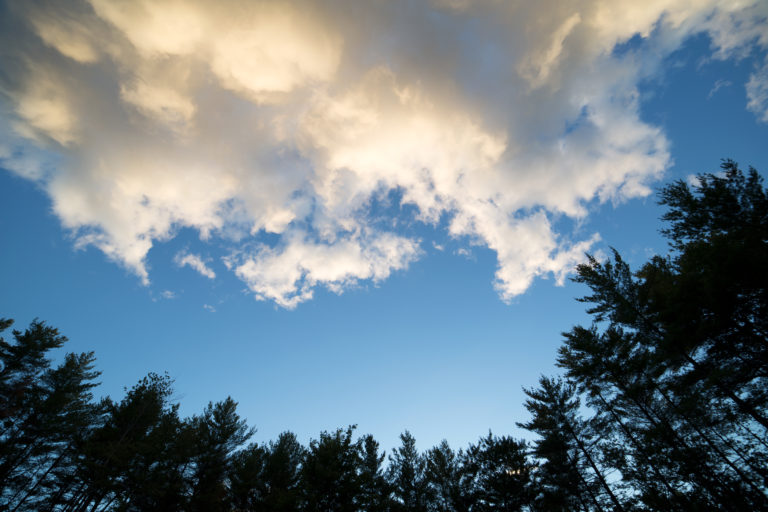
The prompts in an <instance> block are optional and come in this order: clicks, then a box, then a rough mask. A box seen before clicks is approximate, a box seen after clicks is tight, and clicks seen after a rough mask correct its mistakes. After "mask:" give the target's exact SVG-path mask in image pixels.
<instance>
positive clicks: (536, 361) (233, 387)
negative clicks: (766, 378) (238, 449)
mask: <svg viewBox="0 0 768 512" xmlns="http://www.w3.org/2000/svg"><path fill="white" fill-rule="evenodd" d="M537 4H538V3H537ZM613 4H614V3H611V4H610V5H609V4H606V3H603V2H590V1H585V2H581V3H578V5H576V4H574V5H571V6H569V7H568V8H564V7H562V6H560V5H559V4H557V3H556V4H554V5H553V6H546V5H544V4H541V5H539V6H536V7H533V6H526V5H513V4H512V3H509V4H498V3H494V2H483V1H479V2H461V1H445V2H437V1H436V2H426V1H425V2H391V3H387V4H381V5H376V6H362V7H361V6H359V5H358V6H357V7H355V8H351V7H349V5H347V4H345V3H344V2H329V3H327V4H326V5H325V6H324V7H323V9H320V8H318V7H317V6H314V7H313V6H312V5H310V4H303V3H301V2H294V3H274V4H258V6H257V5H256V4H250V3H245V4H241V5H237V6H235V5H234V4H233V6H230V7H238V9H239V10H237V12H238V13H240V14H239V16H237V17H233V16H232V15H231V13H229V12H225V11H226V10H219V11H212V12H207V11H206V9H207V7H206V5H207V4H205V3H197V2H181V3H173V2H159V3H144V2H133V3H126V4H121V3H119V2H112V1H106V0H93V1H91V2H84V3H80V2H64V3H61V2H59V3H56V4H51V5H46V4H44V3H42V4H39V5H38V4H36V5H35V6H30V5H27V4H24V3H13V2H11V3H8V4H6V5H4V7H3V9H4V11H3V16H2V18H3V19H4V20H5V21H4V22H3V23H4V24H5V25H4V26H3V29H2V31H0V33H2V34H3V36H2V39H3V40H2V41H1V42H0V44H1V45H2V47H3V48H5V50H3V52H2V54H1V55H0V59H1V60H2V62H3V64H2V66H3V69H4V73H3V76H2V77H1V82H0V102H2V103H0V104H1V105H2V110H0V112H2V114H1V115H2V117H0V167H2V171H0V237H1V238H0V239H2V240H3V242H2V246H1V250H0V258H2V261H1V262H0V263H1V265H0V289H1V290H2V294H0V313H1V314H2V315H3V316H7V317H11V318H15V319H16V320H17V322H18V323H17V326H18V327H23V326H24V325H25V324H27V323H28V322H29V321H30V320H32V319H33V318H35V317H38V318H40V319H44V320H46V321H47V322H49V323H50V324H52V325H54V326H57V327H59V328H60V330H61V331H62V332H63V333H64V334H65V335H67V336H68V337H69V338H70V342H69V345H68V350H70V351H89V350H94V351H95V352H96V355H97V357H98V366H99V369H100V370H102V371H103V375H102V378H101V381H102V386H101V387H100V388H99V390H100V392H101V393H103V394H110V395H113V396H119V395H120V393H121V392H122V389H123V388H124V387H126V386H131V385H132V384H133V383H134V382H136V381H137V380H138V379H139V378H141V377H142V376H143V375H144V374H146V373H147V372H148V371H155V372H165V371H167V372H168V373H169V374H170V375H171V376H172V377H173V378H175V380H176V390H177V398H178V400H179V401H180V402H181V407H182V409H181V410H182V413H183V414H188V415H190V414H194V413H196V412H199V411H201V410H202V408H203V407H204V405H205V404H206V403H207V402H208V401H211V400H220V399H223V398H224V397H226V396H227V395H231V396H232V397H233V398H234V399H235V400H237V401H238V402H239V404H240V412H241V414H242V415H243V416H244V417H246V418H247V419H248V421H249V423H250V424H251V425H253V426H255V427H256V428H257V429H258V432H257V434H256V439H257V440H259V441H265V440H269V439H274V438H275V437H276V436H277V435H278V434H279V433H280V432H281V431H283V430H292V431H294V432H296V433H297V434H298V435H299V438H300V439H302V440H303V441H305V442H306V441H308V440H309V438H310V437H316V436H317V435H318V434H319V432H320V431H321V430H328V429H335V428H337V427H343V426H346V425H348V424H352V423H355V424H358V425H359V431H360V432H361V433H368V432H370V433H372V434H374V436H375V437H376V438H377V439H378V440H379V441H380V442H381V443H382V445H383V446H384V447H385V448H391V447H392V446H394V445H396V444H397V436H398V435H399V433H400V432H402V431H403V430H404V429H409V430H411V432H412V433H413V434H414V435H415V437H416V439H417V441H418V443H419V446H420V447H421V448H427V447H430V446H432V445H434V444H437V443H438V442H439V441H440V440H441V439H443V438H446V439H447V440H448V441H449V442H450V443H451V444H452V445H453V446H455V447H460V446H466V444H467V443H468V442H472V441H476V440H477V438H478V437H479V436H481V435H484V434H485V433H486V432H487V431H488V429H492V430H493V431H494V432H495V433H498V434H512V435H515V436H520V435H523V433H522V432H521V431H520V430H519V429H517V428H516V427H515V422H516V421H524V420H525V419H526V414H525V412H524V410H523V408H522V402H523V400H524V397H523V394H522V391H521V388H522V387H523V386H526V387H529V386H533V385H535V383H536V380H537V378H538V376H539V375H540V374H542V373H544V374H551V373H553V372H555V371H556V370H555V368H554V365H553V363H554V359H555V353H556V350H557V347H558V346H559V343H560V333H561V332H562V331H564V330H567V329H568V328H569V327H570V326H572V325H573V324H575V323H579V322H585V321H588V318H587V317H586V315H585V314H584V306H583V305H582V304H579V303H577V302H576V301H575V300H574V298H575V297H578V296H580V295H582V294H583V293H584V292H585V290H584V289H582V288H581V287H579V286H577V285H574V284H573V283H570V282H568V280H567V275H568V273H569V271H570V270H571V269H572V268H573V266H574V265H575V264H576V263H577V262H578V261H579V260H580V258H581V257H582V255H583V253H584V251H590V252H593V253H597V254H601V253H604V252H605V251H607V249H608V247H610V246H613V247H616V248H617V249H618V250H619V251H620V252H621V253H622V254H623V255H625V257H626V258H627V259H628V260H629V261H630V263H632V264H634V265H639V264H641V263H642V262H643V261H644V260H645V259H646V258H647V257H648V256H649V255H651V254H654V253H663V252H665V251H666V246H665V242H664V241H663V240H662V239H661V238H660V236H659V234H658V229H659V227H660V224H659V221H658V218H659V216H660V214H661V210H660V209H659V207H658V206H657V205H656V204H655V198H654V195H653V193H652V191H653V190H655V189H656V188H657V187H658V186H660V185H662V184H663V183H666V182H669V181H670V180H673V179H681V178H682V179H685V178H687V177H688V176H690V175H691V174H694V173H697V172H709V171H716V170H717V168H718V165H719V161H720V159H721V158H728V157H730V158H733V159H735V160H737V161H738V162H740V163H741V164H742V166H743V167H746V166H748V165H752V166H754V167H756V168H757V169H758V170H760V171H762V172H764V171H765V169H768V144H766V141H768V60H766V50H767V48H768V39H767V38H766V35H765V34H766V33H768V32H766V15H768V11H767V10H766V7H765V5H766V4H764V3H762V2H756V3H754V4H753V5H750V4H749V2H747V3H746V4H745V5H744V6H740V7H738V8H736V7H734V6H732V5H731V3H729V2H723V3H719V2H702V3H700V4H691V5H689V4H687V3H685V2H668V3H665V2H659V3H658V4H654V5H645V6H642V7H639V6H637V5H635V3H634V2H630V3H629V4H627V5H625V6H623V7H622V6H619V7H616V9H618V10H616V11H612V10H611V9H612V7H611V6H612V5H613ZM616 4H617V5H618V4H619V3H616ZM538 9H541V11H539V10H538ZM353 21H354V23H353ZM531 26H535V29H530V27H531ZM526 27H529V28H526ZM230 36H231V37H230Z"/></svg>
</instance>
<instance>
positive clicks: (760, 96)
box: [747, 58, 768, 123]
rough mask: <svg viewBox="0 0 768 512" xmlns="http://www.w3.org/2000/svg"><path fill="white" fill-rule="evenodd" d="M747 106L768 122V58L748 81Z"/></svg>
mask: <svg viewBox="0 0 768 512" xmlns="http://www.w3.org/2000/svg"><path fill="white" fill-rule="evenodd" d="M747 100H748V101H747V108H748V109H749V110H750V111H752V112H754V113H755V115H756V116H757V117H758V119H760V120H761V121H762V122H764V123H768V58H766V60H765V62H764V63H763V66H762V67H761V68H759V69H757V70H756V71H755V72H754V73H752V75H750V77H749V82H747Z"/></svg>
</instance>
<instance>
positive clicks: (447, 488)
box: [425, 440, 474, 512]
mask: <svg viewBox="0 0 768 512" xmlns="http://www.w3.org/2000/svg"><path fill="white" fill-rule="evenodd" d="M464 459H465V457H464V453H463V452H462V453H458V454H457V453H455V452H454V451H453V450H452V449H451V447H450V446H449V445H448V441H446V440H443V441H442V442H441V443H440V444H439V445H437V446H435V447H434V448H432V449H430V450H429V451H427V453H426V456H425V460H426V468H425V477H426V480H427V483H428V485H429V489H430V493H429V496H430V498H431V501H432V510H434V511H436V512H465V511H469V510H470V508H471V506H472V502H473V501H474V496H473V495H472V489H471V487H470V485H469V478H467V475H466V467H465V464H464V462H465V461H464Z"/></svg>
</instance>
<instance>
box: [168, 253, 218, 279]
mask: <svg viewBox="0 0 768 512" xmlns="http://www.w3.org/2000/svg"><path fill="white" fill-rule="evenodd" d="M173 261H174V262H175V263H176V265H178V266H179V267H184V266H188V267H191V268H192V269H194V270H196V271H197V272H198V273H200V274H201V275H203V276H205V277H207V278H208V279H215V278H216V273H215V272H214V271H213V270H211V268H210V267H209V266H208V265H206V264H205V262H204V261H203V259H202V258H201V257H200V256H198V255H197V254H190V253H186V252H183V251H182V252H180V253H178V254H176V256H175V257H174V258H173Z"/></svg>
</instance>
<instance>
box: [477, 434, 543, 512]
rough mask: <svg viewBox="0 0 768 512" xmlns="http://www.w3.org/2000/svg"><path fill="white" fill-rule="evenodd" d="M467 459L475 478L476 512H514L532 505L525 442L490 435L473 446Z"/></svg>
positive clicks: (529, 470) (529, 469)
mask: <svg viewBox="0 0 768 512" xmlns="http://www.w3.org/2000/svg"><path fill="white" fill-rule="evenodd" d="M465 460H466V462H465V465H466V466H468V467H470V468H472V474H473V476H474V488H475V496H474V500H473V502H475V503H476V505H475V507H473V508H472V510H473V512H475V511H480V512H485V511H488V512H490V511H505V512H506V511H509V512H511V511H517V510H523V509H524V508H525V507H526V506H528V505H529V504H530V501H531V498H530V478H531V469H532V466H531V464H530V462H529V461H528V446H527V444H526V443H525V441H522V440H520V441H518V440H515V439H513V438H511V437H509V436H503V437H497V436H494V435H493V433H491V432H488V435H487V436H486V437H483V438H481V439H480V441H479V442H478V444H476V445H470V447H469V449H468V450H467V455H466V457H465ZM465 472H466V470H465Z"/></svg>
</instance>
